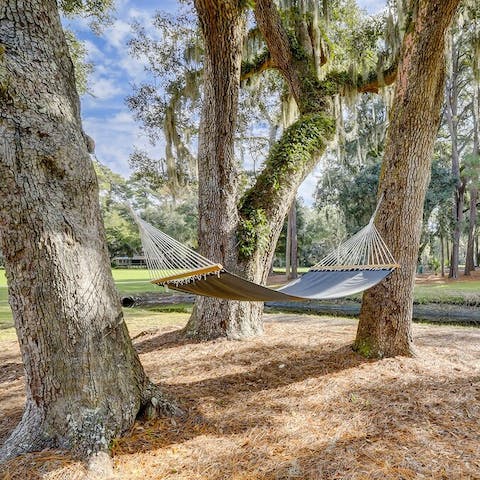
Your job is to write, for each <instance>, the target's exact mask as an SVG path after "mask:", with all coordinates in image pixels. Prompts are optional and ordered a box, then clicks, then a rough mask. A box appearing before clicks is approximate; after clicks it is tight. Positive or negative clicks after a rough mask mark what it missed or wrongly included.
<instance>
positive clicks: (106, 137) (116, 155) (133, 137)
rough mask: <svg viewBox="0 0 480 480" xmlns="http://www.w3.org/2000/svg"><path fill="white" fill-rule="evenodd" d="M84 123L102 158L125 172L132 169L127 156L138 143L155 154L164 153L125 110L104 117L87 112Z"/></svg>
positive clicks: (119, 171) (121, 171)
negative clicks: (153, 145) (152, 143)
mask: <svg viewBox="0 0 480 480" xmlns="http://www.w3.org/2000/svg"><path fill="white" fill-rule="evenodd" d="M83 125H84V130H85V132H86V133H87V134H88V135H90V136H91V137H92V138H93V139H94V140H95V145H96V148H95V153H96V155H97V158H98V159H99V160H100V162H102V163H105V164H106V165H108V166H109V167H110V168H111V169H112V170H113V171H115V172H117V173H120V174H122V175H124V176H128V175H130V173H131V171H130V167H129V165H128V158H129V156H130V154H131V153H132V152H133V150H134V147H135V146H136V147H139V148H141V149H143V150H146V151H147V152H148V153H150V154H152V156H161V155H162V150H163V149H162V147H161V146H160V147H152V145H151V144H150V143H149V141H148V139H147V138H146V136H145V134H144V133H143V132H142V129H141V128H140V126H139V125H138V124H137V123H136V122H135V121H134V119H133V117H132V115H131V114H130V113H129V112H128V111H126V110H119V111H117V112H115V113H112V114H111V115H110V116H108V115H104V116H103V117H101V118H100V117H98V116H87V117H86V118H84V120H83Z"/></svg>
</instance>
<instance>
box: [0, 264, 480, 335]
mask: <svg viewBox="0 0 480 480" xmlns="http://www.w3.org/2000/svg"><path fill="white" fill-rule="evenodd" d="M303 270H306V269H299V271H300V272H303ZM276 273H277V271H276ZM112 274H113V278H114V280H115V283H116V285H117V288H118V291H119V292H120V294H121V295H129V294H131V295H135V294H141V293H147V292H158V293H162V292H164V291H165V290H164V289H163V288H162V287H158V286H156V285H152V284H151V283H150V277H149V275H148V271H147V270H145V269H113V270H112ZM358 298H360V296H359V297H358ZM414 300H415V302H416V303H449V304H458V305H465V304H467V305H480V281H472V280H469V281H466V280H462V279H460V280H457V281H456V282H448V283H447V282H445V283H444V282H436V283H431V284H429V285H425V284H422V285H417V286H416V287H415V298H414ZM191 308H192V307H191V305H188V304H179V305H166V306H164V307H157V308H154V309H152V310H138V309H135V310H132V309H126V310H125V316H126V318H127V321H128V322H134V323H135V324H136V323H140V324H141V323H142V321H145V322H146V324H147V323H148V324H150V325H151V324H152V321H154V322H157V321H158V322H160V323H161V322H163V321H166V320H167V319H171V318H176V316H177V315H180V316H182V317H181V318H182V319H183V320H182V322H184V321H185V319H186V315H188V313H190V312H191ZM184 317H185V318H184ZM179 318H180V317H179ZM142 319H144V320H142ZM152 319H153V320H152ZM7 330H8V331H11V332H13V328H12V314H11V311H10V307H9V305H8V299H7V281H6V278H5V271H4V270H3V269H0V335H2V336H3V334H4V333H5V334H6V333H7ZM9 335H10V334H9Z"/></svg>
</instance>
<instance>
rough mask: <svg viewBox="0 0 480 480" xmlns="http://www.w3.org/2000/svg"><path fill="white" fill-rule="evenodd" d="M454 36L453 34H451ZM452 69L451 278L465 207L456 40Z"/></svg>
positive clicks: (449, 99) (449, 105) (448, 94)
mask: <svg viewBox="0 0 480 480" xmlns="http://www.w3.org/2000/svg"><path fill="white" fill-rule="evenodd" d="M451 35H452V37H453V34H451ZM450 56H451V71H450V74H449V75H448V79H447V88H446V98H447V106H446V107H447V108H446V110H445V112H446V117H447V125H448V130H449V133H450V141H451V144H452V152H451V156H452V176H453V177H454V178H455V179H456V180H457V185H456V189H455V191H454V194H453V205H452V217H453V225H454V228H453V233H452V251H451V257H450V271H449V274H448V276H449V277H450V278H458V264H459V253H460V236H461V234H462V223H463V207H464V201H465V181H464V180H463V179H462V178H461V176H460V152H459V149H458V94H459V92H458V73H459V72H458V69H459V65H458V64H459V52H458V47H457V45H456V43H455V41H454V40H452V47H451V52H450Z"/></svg>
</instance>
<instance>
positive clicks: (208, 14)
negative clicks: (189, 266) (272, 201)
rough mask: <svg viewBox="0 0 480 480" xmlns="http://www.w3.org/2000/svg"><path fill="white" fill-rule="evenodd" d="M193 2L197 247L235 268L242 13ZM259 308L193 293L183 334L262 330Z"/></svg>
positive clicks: (207, 1) (225, 4)
mask: <svg viewBox="0 0 480 480" xmlns="http://www.w3.org/2000/svg"><path fill="white" fill-rule="evenodd" d="M195 8H196V11H197V14H198V18H199V20H200V26H201V29H202V33H203V38H204V45H205V63H204V94H203V110H202V118H201V122H200V133H199V147H198V170H199V205H198V211H199V231H198V234H199V248H200V252H201V253H202V255H205V256H206V257H208V258H210V259H211V260H214V261H216V262H218V263H221V264H222V265H223V266H224V267H225V268H227V269H229V270H231V271H234V272H239V271H238V267H237V245H236V244H237V239H236V231H237V227H238V211H237V201H238V170H237V165H236V161H235V157H234V133H235V124H236V119H237V110H238V94H239V88H240V69H241V60H242V45H243V38H244V31H245V14H244V13H243V12H242V10H241V9H240V7H239V4H238V3H237V2H234V1H233V0H223V1H220V2H213V1H212V0H196V1H195ZM262 311H263V303H258V302H257V303H248V302H235V301H227V300H217V299H213V298H198V300H197V302H196V304H195V308H194V310H193V313H192V315H191V317H190V320H189V321H188V324H187V326H186V328H185V334H186V335H187V336H191V337H196V338H215V337H220V336H227V337H228V338H243V337H248V336H251V335H257V334H260V333H262V331H263V325H262V321H261V315H262Z"/></svg>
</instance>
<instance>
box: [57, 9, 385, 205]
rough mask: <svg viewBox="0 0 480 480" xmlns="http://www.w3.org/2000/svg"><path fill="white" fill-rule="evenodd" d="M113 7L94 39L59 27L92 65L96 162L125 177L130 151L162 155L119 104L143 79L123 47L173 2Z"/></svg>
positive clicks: (304, 192) (302, 192) (307, 194)
mask: <svg viewBox="0 0 480 480" xmlns="http://www.w3.org/2000/svg"><path fill="white" fill-rule="evenodd" d="M358 3H359V5H360V6H361V7H362V8H364V9H365V10H366V11H367V12H369V13H375V12H378V11H379V10H381V9H382V8H383V7H384V5H385V0H358ZM115 5H116V11H115V19H114V21H113V23H112V25H110V26H108V28H105V29H104V31H103V33H102V35H100V36H97V35H95V34H94V33H92V31H91V29H90V27H89V24H88V21H86V20H84V19H75V20H70V19H67V20H65V21H64V23H65V26H66V27H67V28H69V29H71V30H73V31H74V32H75V33H76V34H77V36H78V38H79V39H81V40H83V41H84V42H85V44H86V48H87V52H88V57H87V60H88V61H89V62H91V63H93V64H94V71H93V73H92V75H91V77H90V80H89V93H88V94H86V95H83V96H82V98H81V106H82V120H83V127H84V130H85V132H86V133H87V134H88V135H90V136H91V137H92V138H93V139H94V140H95V145H96V149H95V153H96V156H97V158H98V160H99V161H100V162H102V163H104V164H106V165H107V166H108V167H110V168H111V169H112V170H113V171H114V172H116V173H120V174H121V175H123V176H128V175H129V174H130V168H129V165H128V158H129V156H130V154H131V153H132V152H133V150H134V147H139V148H141V149H143V150H146V151H147V152H150V153H151V154H152V156H157V157H159V156H162V155H163V152H156V151H155V150H156V149H155V148H154V147H152V145H151V144H150V143H149V141H148V139H147V137H146V135H145V134H144V133H143V132H142V128H141V125H140V124H138V123H137V122H135V120H134V118H133V116H132V114H131V112H130V111H129V109H128V107H127V106H126V103H125V98H126V97H127V96H129V95H130V94H131V92H132V86H133V85H135V84H140V83H141V82H142V81H144V80H146V79H147V78H148V77H147V73H146V72H145V69H144V64H143V62H142V61H141V60H139V59H134V58H132V57H131V56H130V55H129V51H128V46H127V42H128V40H129V39H130V38H131V36H132V28H131V25H132V23H134V22H138V23H140V24H141V25H143V26H144V27H145V29H146V30H147V31H148V32H151V33H152V34H154V30H153V28H152V26H151V19H152V16H153V13H154V12H155V11H156V10H163V11H166V12H175V11H176V10H177V8H178V2H177V1H175V0H156V1H155V0H117V1H116V4H115ZM156 148H157V149H158V148H161V147H156ZM318 174H319V173H318V169H317V171H315V172H313V173H312V174H311V175H309V177H308V178H307V179H306V180H305V182H304V183H303V184H302V186H301V187H300V189H299V196H300V197H302V198H303V200H304V203H305V204H306V205H311V204H312V203H313V192H314V190H315V185H316V183H317V180H318Z"/></svg>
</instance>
